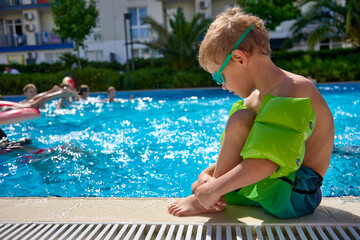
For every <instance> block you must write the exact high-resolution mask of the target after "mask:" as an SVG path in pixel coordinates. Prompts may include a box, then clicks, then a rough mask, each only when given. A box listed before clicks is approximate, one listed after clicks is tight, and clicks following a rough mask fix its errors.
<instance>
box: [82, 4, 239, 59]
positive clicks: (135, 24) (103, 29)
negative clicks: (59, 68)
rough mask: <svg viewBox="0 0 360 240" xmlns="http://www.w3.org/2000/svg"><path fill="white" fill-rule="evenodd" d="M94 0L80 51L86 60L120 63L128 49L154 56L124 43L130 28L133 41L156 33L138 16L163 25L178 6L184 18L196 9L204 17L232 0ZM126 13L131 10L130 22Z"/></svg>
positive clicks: (144, 49)
mask: <svg viewBox="0 0 360 240" xmlns="http://www.w3.org/2000/svg"><path fill="white" fill-rule="evenodd" d="M96 3H97V8H98V11H99V19H98V24H97V27H96V28H95V29H94V30H93V33H92V34H91V35H90V36H89V38H88V39H87V41H86V45H87V48H86V49H85V50H83V51H81V55H82V56H84V57H85V58H86V59H88V60H90V61H113V60H117V61H119V62H121V63H124V62H125V61H126V59H127V58H130V57H131V52H133V54H134V57H144V58H147V57H151V56H156V53H153V52H152V51H151V50H150V49H148V48H146V46H145V45H142V44H136V43H135V44H133V46H132V51H131V46H130V45H129V44H126V43H129V42H131V39H130V30H131V33H132V35H131V36H132V40H133V42H143V41H150V40H151V39H153V38H155V37H156V36H155V35H154V33H152V32H151V30H150V27H149V26H148V25H146V24H143V23H142V21H141V18H142V17H144V16H151V17H152V18H154V19H155V21H157V22H158V23H162V24H163V25H166V24H167V22H168V19H167V18H168V17H169V16H171V15H172V14H173V13H175V12H176V10H177V8H178V7H180V8H182V9H183V11H184V14H185V17H186V19H187V20H188V21H191V19H192V18H193V16H194V15H195V13H197V12H200V13H202V14H203V15H204V17H214V16H216V15H217V14H219V13H220V12H222V11H223V10H224V9H225V8H228V7H230V6H234V5H235V3H236V0H216V1H215V0H203V1H199V0H133V1H118V0H98V1H96ZM127 13H131V25H130V19H128V18H127V17H130V16H129V15H127ZM125 28H126V29H125ZM125 30H127V31H125ZM126 46H127V47H126Z"/></svg>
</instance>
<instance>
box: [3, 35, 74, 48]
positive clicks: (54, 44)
mask: <svg viewBox="0 0 360 240" xmlns="http://www.w3.org/2000/svg"><path fill="white" fill-rule="evenodd" d="M28 38H29V37H28V36H26V35H21V36H19V35H10V34H0V52H18V51H29V50H45V49H61V48H73V44H72V42H71V41H70V40H69V39H66V40H64V39H61V38H60V37H58V36H57V35H56V34H54V33H53V32H36V33H35V44H29V41H28ZM33 41H34V40H33Z"/></svg>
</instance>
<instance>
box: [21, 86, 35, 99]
mask: <svg viewBox="0 0 360 240" xmlns="http://www.w3.org/2000/svg"><path fill="white" fill-rule="evenodd" d="M23 92H24V95H25V97H26V99H31V98H33V97H35V96H36V95H37V89H36V86H35V85H34V84H32V83H29V84H26V85H25V87H24V88H23Z"/></svg>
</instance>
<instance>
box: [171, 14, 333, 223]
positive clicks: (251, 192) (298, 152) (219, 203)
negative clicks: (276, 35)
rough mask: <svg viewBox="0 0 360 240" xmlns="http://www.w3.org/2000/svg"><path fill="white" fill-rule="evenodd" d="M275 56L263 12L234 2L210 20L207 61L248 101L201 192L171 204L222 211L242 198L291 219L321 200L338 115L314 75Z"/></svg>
mask: <svg viewBox="0 0 360 240" xmlns="http://www.w3.org/2000/svg"><path fill="white" fill-rule="evenodd" d="M229 52H230V53H229ZM227 54H228V55H227ZM269 55H270V46H269V34H268V32H267V30H266V29H265V27H264V24H263V22H262V20H261V19H259V18H258V17H255V16H252V15H248V14H246V13H244V12H242V11H241V10H240V9H239V8H233V9H228V10H226V11H225V12H223V13H221V14H220V15H219V16H217V18H216V19H215V21H214V22H213V23H212V24H211V25H210V27H209V29H208V31H207V33H206V36H205V38H204V40H203V41H202V43H201V46H200V50H199V62H200V64H201V66H202V67H203V68H204V69H205V70H206V71H208V72H209V73H211V74H212V75H213V79H214V80H215V81H216V82H217V83H218V84H221V85H222V88H223V89H224V90H228V91H229V92H233V93H234V94H235V95H238V96H240V97H241V98H245V101H244V102H243V103H242V102H238V103H236V104H234V106H233V108H232V110H231V114H230V115H231V116H230V117H229V120H228V122H227V125H226V128H225V131H224V136H223V141H222V144H221V148H220V151H219V156H218V160H217V162H216V163H215V164H214V165H213V166H210V167H209V168H207V169H205V170H204V171H203V172H202V173H200V175H199V177H198V181H196V182H195V183H194V184H193V185H192V190H193V192H194V194H193V195H190V196H188V197H187V198H185V199H181V200H179V201H178V202H175V203H173V204H171V205H170V206H169V207H168V212H169V213H170V214H173V215H176V216H183V215H198V214H202V213H209V212H219V211H222V210H224V207H225V206H226V204H238V205H253V206H260V207H262V208H263V209H264V210H265V211H266V212H268V213H270V214H272V215H274V216H277V217H280V218H289V217H299V216H303V215H306V214H310V213H312V212H313V211H315V209H316V207H317V206H318V205H319V204H320V201H321V191H320V186H321V182H322V177H323V176H324V175H325V173H326V171H327V169H328V167H329V164H330V157H331V153H332V147H333V141H334V122H333V117H332V115H331V112H330V110H329V108H328V106H327V104H326V102H325V100H324V99H323V98H322V96H321V94H320V93H319V91H318V90H317V88H316V86H315V85H314V84H313V83H312V81H310V80H309V79H306V78H305V77H302V76H299V75H296V74H293V73H290V72H287V71H285V70H282V69H279V68H278V67H276V66H275V65H274V64H273V63H272V61H271V60H270V57H269ZM236 110H238V111H236ZM315 118H316V125H315ZM289 119H290V120H289ZM294 122H295V123H294ZM310 134H311V135H310ZM305 149H306V152H305ZM282 156H283V157H282ZM284 156H285V157H284ZM286 156H291V157H293V156H295V157H294V158H293V159H290V158H289V159H287V157H286Z"/></svg>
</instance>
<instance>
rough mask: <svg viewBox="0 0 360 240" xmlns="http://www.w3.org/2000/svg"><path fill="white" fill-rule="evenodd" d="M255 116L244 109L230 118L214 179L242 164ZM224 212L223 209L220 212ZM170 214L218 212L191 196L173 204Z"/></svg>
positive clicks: (169, 210) (169, 208) (183, 214)
mask: <svg viewBox="0 0 360 240" xmlns="http://www.w3.org/2000/svg"><path fill="white" fill-rule="evenodd" d="M255 116H256V114H255V113H254V112H252V111H250V110H246V109H243V110H240V111H238V112H236V113H234V114H233V115H232V116H231V117H230V118H229V120H228V123H227V125H226V129H225V135H224V139H223V142H222V145H221V148H220V152H219V157H218V160H217V162H216V166H215V170H214V174H213V177H215V178H217V177H220V176H222V175H223V174H225V173H227V172H228V171H230V170H231V169H232V168H234V167H235V166H237V165H238V164H239V163H240V162H241V160H242V159H241V156H240V152H241V150H242V148H243V146H244V144H245V141H246V139H247V136H248V135H249V132H250V130H251V127H252V125H253V122H254V119H255ZM222 210H223V208H222V209H221V210H220V211H222ZM168 212H169V213H170V214H173V215H175V216H185V215H187V216H188V215H197V214H202V213H209V212H218V210H215V209H206V208H204V207H203V206H202V205H201V204H200V203H199V202H198V201H197V200H196V199H195V197H194V195H190V196H188V197H186V198H184V199H181V200H179V201H177V202H175V203H173V204H171V205H170V206H169V207H168Z"/></svg>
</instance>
